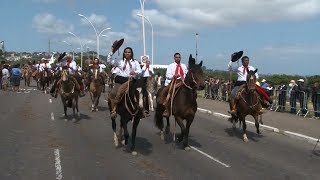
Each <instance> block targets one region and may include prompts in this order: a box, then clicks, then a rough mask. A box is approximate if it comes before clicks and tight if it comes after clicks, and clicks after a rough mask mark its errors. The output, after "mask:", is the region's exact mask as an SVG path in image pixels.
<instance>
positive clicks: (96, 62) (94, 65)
mask: <svg viewBox="0 0 320 180" xmlns="http://www.w3.org/2000/svg"><path fill="white" fill-rule="evenodd" d="M106 67H107V66H106V65H104V64H102V63H100V60H99V59H98V58H94V60H93V63H92V64H89V68H90V73H91V74H92V73H93V69H99V71H98V72H99V77H100V78H101V84H103V85H104V82H105V76H106V75H105V71H104V69H105V68H106ZM103 92H105V86H103Z"/></svg>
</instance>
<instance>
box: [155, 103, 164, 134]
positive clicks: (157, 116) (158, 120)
mask: <svg viewBox="0 0 320 180" xmlns="http://www.w3.org/2000/svg"><path fill="white" fill-rule="evenodd" d="M163 111H164V107H163V106H162V105H159V104H158V105H157V107H156V110H155V115H154V119H155V125H156V126H157V127H158V128H159V129H160V130H162V129H163V126H164V125H163V117H162V113H163Z"/></svg>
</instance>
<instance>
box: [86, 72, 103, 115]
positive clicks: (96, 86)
mask: <svg viewBox="0 0 320 180" xmlns="http://www.w3.org/2000/svg"><path fill="white" fill-rule="evenodd" d="M89 81H90V85H89V92H90V98H91V102H92V105H91V111H92V112H93V111H98V104H99V99H100V96H101V92H102V90H103V86H104V82H103V78H102V77H101V76H100V72H99V69H98V68H95V69H93V74H92V75H91V76H90V77H89Z"/></svg>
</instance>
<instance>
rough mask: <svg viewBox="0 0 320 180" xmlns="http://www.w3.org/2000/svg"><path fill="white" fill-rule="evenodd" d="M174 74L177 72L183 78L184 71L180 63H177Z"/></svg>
mask: <svg viewBox="0 0 320 180" xmlns="http://www.w3.org/2000/svg"><path fill="white" fill-rule="evenodd" d="M174 74H175V75H177V74H179V75H180V77H181V78H184V73H183V70H182V67H181V64H177V67H176V72H175V73H174Z"/></svg>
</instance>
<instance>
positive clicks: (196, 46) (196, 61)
mask: <svg viewBox="0 0 320 180" xmlns="http://www.w3.org/2000/svg"><path fill="white" fill-rule="evenodd" d="M198 36H199V34H198V33H196V62H197V61H198Z"/></svg>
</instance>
